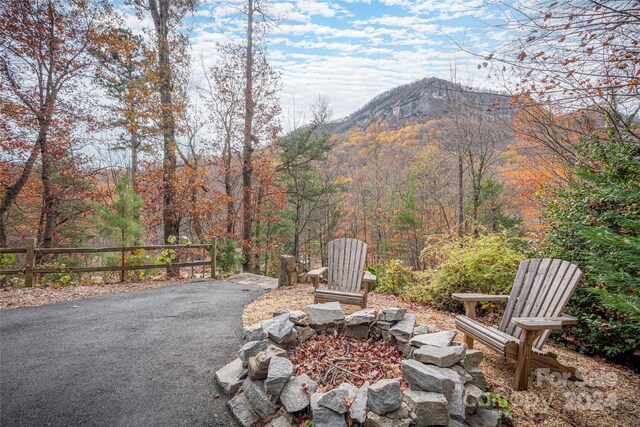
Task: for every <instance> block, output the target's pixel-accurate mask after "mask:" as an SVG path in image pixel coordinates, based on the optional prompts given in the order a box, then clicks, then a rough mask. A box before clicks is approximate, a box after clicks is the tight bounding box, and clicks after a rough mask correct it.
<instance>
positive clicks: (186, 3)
mask: <svg viewBox="0 0 640 427" xmlns="http://www.w3.org/2000/svg"><path fill="white" fill-rule="evenodd" d="M134 4H135V5H136V6H137V8H138V11H139V13H140V14H141V15H142V14H146V13H148V14H149V15H151V18H152V20H153V27H154V32H153V35H154V44H155V46H154V47H155V50H156V60H157V62H156V67H157V69H156V76H157V81H155V82H154V83H155V84H156V89H157V92H158V94H159V96H160V127H161V129H162V139H163V164H162V166H163V174H162V186H163V203H162V220H163V221H162V222H163V229H164V239H165V241H166V239H168V238H169V236H178V235H179V234H180V221H179V218H178V214H177V210H176V204H175V202H176V189H175V186H174V183H175V182H176V180H177V174H176V168H177V154H176V109H177V108H178V104H177V103H176V100H175V93H176V90H177V81H176V80H177V79H176V70H175V69H174V62H176V61H177V60H184V58H185V57H186V51H185V47H186V43H187V38H186V35H185V34H184V33H182V32H181V25H182V20H183V18H184V17H185V16H186V15H187V13H189V12H191V11H193V10H194V8H195V6H196V4H197V0H177V1H176V0H173V1H172V0H146V1H145V0H134ZM170 273H175V271H170Z"/></svg>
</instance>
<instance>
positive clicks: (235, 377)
mask: <svg viewBox="0 0 640 427" xmlns="http://www.w3.org/2000/svg"><path fill="white" fill-rule="evenodd" d="M242 370H243V368H242V360H240V359H239V358H238V359H235V360H234V361H233V362H231V363H228V364H226V365H225V366H223V367H222V368H220V369H218V370H217V371H216V375H215V376H216V381H217V382H218V384H220V387H222V389H223V390H224V392H225V393H227V394H235V393H236V392H237V391H238V389H239V388H240V386H241V385H242V378H241V375H242Z"/></svg>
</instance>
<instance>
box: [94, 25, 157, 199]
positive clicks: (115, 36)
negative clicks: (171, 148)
mask: <svg viewBox="0 0 640 427" xmlns="http://www.w3.org/2000/svg"><path fill="white" fill-rule="evenodd" d="M150 54H151V52H149V50H148V48H147V47H146V45H145V43H144V39H143V37H142V36H139V35H135V34H133V33H132V32H131V30H129V29H123V28H115V29H113V30H111V31H109V33H108V37H107V38H106V40H105V42H104V43H102V44H101V45H100V46H99V49H98V50H97V51H96V56H97V57H98V60H99V61H100V66H99V68H98V70H97V73H96V80H97V81H98V83H99V84H100V85H101V86H102V87H103V88H104V89H105V92H106V94H107V96H108V97H109V98H110V100H112V101H113V104H110V105H109V106H108V107H107V108H108V110H109V112H110V117H109V120H110V126H111V127H113V128H120V129H123V130H124V132H125V135H122V136H121V137H120V140H119V141H117V142H113V143H112V144H111V147H112V148H114V149H126V150H128V151H129V153H130V156H131V161H130V170H129V176H130V180H131V184H132V185H133V187H134V188H136V186H137V178H138V168H139V165H138V163H139V162H138V156H139V154H140V151H141V150H142V148H143V141H144V139H145V137H146V136H147V134H148V133H149V129H150V126H151V124H150V118H151V113H152V112H151V105H150V99H151V90H152V88H151V85H150V81H149V79H148V75H149V73H150V71H151V70H150V68H149V66H150V65H151V64H150V58H149V55H150Z"/></svg>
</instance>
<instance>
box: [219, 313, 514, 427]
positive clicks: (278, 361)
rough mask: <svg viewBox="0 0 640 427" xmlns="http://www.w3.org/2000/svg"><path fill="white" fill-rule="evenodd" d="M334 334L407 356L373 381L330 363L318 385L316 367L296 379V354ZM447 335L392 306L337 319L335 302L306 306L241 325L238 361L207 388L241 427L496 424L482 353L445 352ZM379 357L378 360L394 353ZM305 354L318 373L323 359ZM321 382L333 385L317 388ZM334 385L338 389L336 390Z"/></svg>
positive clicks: (449, 348)
mask: <svg viewBox="0 0 640 427" xmlns="http://www.w3.org/2000/svg"><path fill="white" fill-rule="evenodd" d="M336 330H339V332H338V331H336ZM342 333H346V334H347V336H349V337H351V338H350V339H352V340H353V339H354V338H355V339H358V340H362V341H366V340H367V339H369V340H371V339H373V340H377V341H383V342H385V343H387V344H388V345H389V346H396V347H397V349H398V350H399V351H400V352H401V353H402V354H403V355H404V357H406V360H403V361H399V363H400V371H401V372H395V371H393V369H389V372H379V371H376V372H374V373H373V374H371V375H373V376H370V377H369V378H374V379H375V381H374V382H370V381H369V380H368V378H367V377H363V376H362V375H360V374H358V373H354V372H351V371H349V365H342V366H339V365H337V364H333V363H331V364H330V365H331V368H330V369H334V370H336V372H333V373H332V375H324V376H322V378H320V377H321V376H319V373H318V372H317V371H318V370H317V369H312V370H310V371H309V372H304V370H305V369H307V368H305V367H309V366H313V365H314V360H311V361H309V360H307V361H304V363H300V362H301V361H300V352H299V351H298V352H296V347H297V346H300V349H302V348H303V347H305V346H306V345H308V344H309V343H307V344H304V343H305V342H307V341H309V340H318V342H320V341H319V340H320V338H322V337H317V338H314V337H315V336H316V334H334V336H336V337H337V336H339V334H342ZM455 335H456V333H455V332H453V331H442V332H441V331H438V330H437V328H433V327H430V326H428V325H416V317H415V315H413V314H407V313H406V310H405V309H401V308H387V309H383V310H380V312H376V311H375V310H373V309H363V310H360V311H357V312H355V313H353V314H351V315H350V316H345V314H344V312H343V311H342V308H341V307H340V304H339V303H336V302H333V303H326V304H312V305H308V306H307V307H305V309H304V311H291V312H289V311H279V312H276V313H274V317H273V318H271V319H268V320H264V321H262V322H261V323H259V324H256V325H252V326H248V327H245V328H244V330H243V341H244V345H243V346H242V347H241V348H240V351H239V357H238V358H237V359H235V360H234V361H233V362H231V363H229V364H228V365H226V366H225V367H223V368H222V369H220V370H218V371H217V372H216V380H217V381H218V383H219V384H220V386H221V387H222V388H223V389H224V391H225V393H227V394H229V395H235V396H234V397H233V398H232V399H231V400H230V401H229V403H228V405H229V408H230V409H231V412H232V413H233V415H234V417H235V418H236V419H237V420H238V422H239V423H240V424H241V425H242V426H244V427H249V426H264V425H266V426H269V427H290V426H297V425H306V424H307V423H308V422H309V421H310V420H313V422H314V424H315V427H347V426H348V425H364V426H367V427H377V426H380V427H406V426H447V425H448V426H465V425H469V426H478V427H485V426H486V427H489V426H490V427H495V426H499V425H500V423H501V417H500V412H499V411H498V410H496V409H493V408H491V407H489V406H487V405H486V404H485V403H484V402H485V400H486V397H485V393H484V390H485V389H486V387H487V384H486V381H485V378H484V374H483V373H482V371H481V370H480V369H479V368H478V364H479V363H480V362H481V361H482V359H483V354H482V352H481V351H479V350H467V349H466V348H465V347H464V346H463V345H457V344H453V338H454V337H455ZM376 344H377V345H379V344H378V343H376ZM388 350H390V351H391V352H385V353H383V355H384V357H388V355H389V354H392V355H393V356H394V357H395V356H396V355H399V354H400V353H399V352H398V351H396V350H395V349H388ZM346 352H348V350H346ZM314 354H316V356H315V357H317V358H318V360H317V363H316V364H317V365H322V360H320V359H321V358H322V357H324V356H323V355H324V353H319V354H320V355H318V354H317V353H314ZM359 357H361V356H359ZM290 359H291V360H294V361H296V362H297V366H294V364H293V363H292V361H291V360H290ZM337 359H342V358H337ZM344 359H345V360H352V359H353V358H344ZM372 359H373V356H372ZM356 360H357V359H356ZM360 360H363V363H364V359H362V358H361V359H360ZM351 363H352V364H351V365H350V366H351V367H352V368H353V367H354V366H356V367H357V364H356V365H354V364H353V361H352V362H351ZM322 366H324V365H322ZM309 369H310V368H309ZM396 370H397V369H396ZM301 371H303V372H301ZM312 371H313V372H312ZM309 374H311V375H312V376H314V377H315V378H316V380H318V381H320V382H321V384H319V383H318V381H316V380H314V379H313V378H311V376H310V375H309ZM340 375H342V376H340ZM385 375H386V376H387V377H385ZM328 376H332V378H333V380H334V382H330V381H329V382H328V381H326V377H328ZM336 378H338V381H341V379H344V381H342V382H341V383H340V384H338V385H335V380H336ZM323 380H324V381H323ZM372 381H373V380H372ZM354 383H355V384H358V385H359V386H357V385H354ZM407 384H408V388H407V387H406V385H407ZM321 390H322V392H321Z"/></svg>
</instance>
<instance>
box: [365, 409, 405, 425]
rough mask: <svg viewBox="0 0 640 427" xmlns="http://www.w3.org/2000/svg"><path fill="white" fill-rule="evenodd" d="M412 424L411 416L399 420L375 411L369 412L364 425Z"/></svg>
mask: <svg viewBox="0 0 640 427" xmlns="http://www.w3.org/2000/svg"><path fill="white" fill-rule="evenodd" d="M410 425H411V418H406V419H400V420H398V419H394V418H389V417H385V416H382V415H378V414H376V413H375V412H369V413H368V414H367V420H366V421H365V422H364V427H408V426H410Z"/></svg>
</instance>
